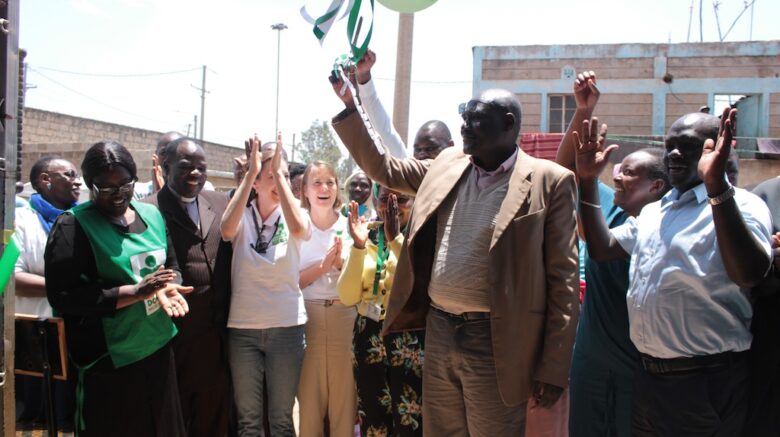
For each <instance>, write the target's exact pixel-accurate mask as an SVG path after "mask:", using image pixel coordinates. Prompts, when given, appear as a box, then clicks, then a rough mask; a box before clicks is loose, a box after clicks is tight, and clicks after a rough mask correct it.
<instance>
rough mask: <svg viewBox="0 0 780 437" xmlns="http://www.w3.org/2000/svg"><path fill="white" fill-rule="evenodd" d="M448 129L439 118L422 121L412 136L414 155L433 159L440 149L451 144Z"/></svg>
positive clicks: (417, 157)
mask: <svg viewBox="0 0 780 437" xmlns="http://www.w3.org/2000/svg"><path fill="white" fill-rule="evenodd" d="M453 144H454V143H453V142H452V134H451V133H450V129H449V128H448V127H447V125H446V124H444V122H443V121H440V120H430V121H426V122H425V123H423V125H422V126H421V127H420V129H419V130H418V131H417V135H416V136H415V137H414V157H415V158H416V159H435V158H436V157H437V156H439V153H441V151H442V150H444V149H445V148H447V147H452V146H453Z"/></svg>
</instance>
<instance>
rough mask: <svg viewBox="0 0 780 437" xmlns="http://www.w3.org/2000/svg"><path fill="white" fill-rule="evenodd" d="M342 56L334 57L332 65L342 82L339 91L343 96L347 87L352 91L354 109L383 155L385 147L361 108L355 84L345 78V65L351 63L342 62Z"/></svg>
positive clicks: (348, 65) (378, 150) (343, 56)
mask: <svg viewBox="0 0 780 437" xmlns="http://www.w3.org/2000/svg"><path fill="white" fill-rule="evenodd" d="M344 58H346V55H341V57H339V58H337V59H336V64H335V65H334V69H336V71H338V73H339V75H340V76H341V81H342V82H343V83H344V86H343V87H342V88H341V90H340V91H339V93H340V94H341V95H342V96H343V95H344V93H345V92H346V91H347V88H349V91H350V92H351V93H352V101H353V102H354V103H355V110H356V111H357V113H358V114H360V118H361V119H362V120H363V124H364V125H365V126H366V130H367V131H368V135H369V136H370V137H371V139H372V140H373V141H374V146H375V147H376V150H377V152H379V154H380V155H384V154H385V147H386V146H385V143H384V142H383V141H382V137H381V136H379V134H378V133H377V131H376V130H375V129H374V126H373V125H372V124H371V119H370V118H368V114H367V113H366V110H365V109H363V105H362V104H361V103H360V99H359V98H358V93H357V89H355V85H353V84H352V82H351V81H350V80H349V79H348V78H347V72H346V71H345V66H346V67H347V68H350V65H351V64H350V63H349V62H343V60H344Z"/></svg>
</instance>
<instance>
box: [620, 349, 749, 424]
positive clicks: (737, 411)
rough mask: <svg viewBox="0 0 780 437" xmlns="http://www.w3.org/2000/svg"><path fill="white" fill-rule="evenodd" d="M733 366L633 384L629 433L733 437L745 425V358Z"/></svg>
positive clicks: (648, 377)
mask: <svg viewBox="0 0 780 437" xmlns="http://www.w3.org/2000/svg"><path fill="white" fill-rule="evenodd" d="M735 357H736V358H735V359H734V360H733V362H731V363H729V364H724V365H720V366H716V367H707V368H701V369H696V370H690V371H683V372H671V373H663V374H653V373H650V372H648V371H646V370H645V369H644V368H642V367H641V366H639V367H638V369H637V371H636V378H635V379H634V401H633V406H632V411H633V412H632V418H631V428H632V435H633V436H635V437H645V436H659V437H666V436H674V437H687V436H714V437H731V436H738V435H739V434H740V432H741V430H742V425H743V423H744V421H745V415H746V413H747V402H748V387H749V371H748V362H747V356H746V354H744V353H743V354H736V355H735Z"/></svg>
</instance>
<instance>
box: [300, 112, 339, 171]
mask: <svg viewBox="0 0 780 437" xmlns="http://www.w3.org/2000/svg"><path fill="white" fill-rule="evenodd" d="M296 154H297V155H298V158H297V161H299V162H302V163H304V164H307V165H308V164H309V163H310V162H312V161H325V162H327V163H329V164H331V165H332V166H333V167H335V168H339V161H341V150H339V146H338V144H336V139H335V138H334V137H333V132H332V131H331V130H330V126H328V122H327V121H319V120H314V121H313V122H312V124H311V127H310V128H309V129H307V130H306V131H304V132H303V134H302V135H301V144H300V148H299V149H298V150H297V151H296Z"/></svg>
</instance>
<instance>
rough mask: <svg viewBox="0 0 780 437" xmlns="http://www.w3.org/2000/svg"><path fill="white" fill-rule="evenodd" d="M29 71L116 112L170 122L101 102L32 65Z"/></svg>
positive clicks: (160, 122) (148, 119)
mask: <svg viewBox="0 0 780 437" xmlns="http://www.w3.org/2000/svg"><path fill="white" fill-rule="evenodd" d="M30 71H33V72H34V73H36V74H38V75H39V76H41V77H42V78H44V79H46V80H48V81H49V82H52V83H54V84H55V85H58V86H60V87H62V88H64V89H66V90H68V91H70V92H72V93H74V94H76V95H79V96H81V97H83V98H85V99H87V100H90V101H92V102H94V103H97V104H99V105H102V106H105V107H107V108H111V109H113V110H115V111H118V112H121V113H123V114H127V115H131V116H133V117H137V118H141V119H144V120H147V121H152V122H155V123H158V124H166V125H168V124H170V123H166V122H162V121H160V120H155V119H152V118H149V117H146V116H143V115H139V114H134V113H132V112H128V111H125V110H124V109H121V108H118V107H116V106H113V105H111V104H108V103H105V102H102V101H100V100H98V99H96V98H94V97H91V96H88V95H86V94H84V93H82V92H81V91H77V90H75V89H73V88H71V87H69V86H67V85H65V84H63V83H61V82H59V81H56V80H54V79H52V78H50V77H49V76H47V75H45V74H43V73H41V72H40V71H38V70H37V69H35V68H33V67H30Z"/></svg>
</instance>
